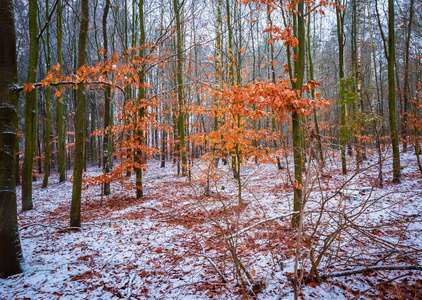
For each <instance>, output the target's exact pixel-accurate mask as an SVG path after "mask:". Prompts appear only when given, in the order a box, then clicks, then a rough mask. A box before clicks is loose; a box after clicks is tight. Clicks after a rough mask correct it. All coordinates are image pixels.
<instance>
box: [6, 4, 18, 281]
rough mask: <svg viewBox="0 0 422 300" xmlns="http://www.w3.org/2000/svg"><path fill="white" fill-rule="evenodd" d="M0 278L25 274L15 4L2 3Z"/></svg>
mask: <svg viewBox="0 0 422 300" xmlns="http://www.w3.org/2000/svg"><path fill="white" fill-rule="evenodd" d="M0 15H1V18H0V101H1V102H0V241H1V242H0V278H4V277H7V276H10V275H14V274H18V273H21V272H22V268H21V261H22V259H23V257H22V250H21V244H20V239H19V230H18V221H17V207H16V206H17V205H16V191H15V176H16V175H17V174H15V173H14V172H11V170H13V165H14V162H15V157H16V156H15V149H16V148H15V141H16V140H17V127H18V115H17V110H16V109H17V105H18V94H16V93H12V92H11V90H10V87H11V85H12V84H16V83H17V80H18V78H17V77H18V72H17V61H16V36H15V18H14V7H13V0H7V1H0Z"/></svg>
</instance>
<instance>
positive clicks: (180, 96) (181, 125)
mask: <svg viewBox="0 0 422 300" xmlns="http://www.w3.org/2000/svg"><path fill="white" fill-rule="evenodd" d="M182 9H183V6H182V5H180V4H179V1H178V0H173V10H174V17H175V21H176V64H177V66H176V69H177V70H176V83H177V102H178V117H177V131H178V134H179V151H180V157H181V160H182V176H186V174H187V173H186V166H187V159H186V148H185V112H184V110H185V107H184V106H185V99H184V98H185V89H184V86H183V53H182V30H181V22H180V11H181V10H182Z"/></svg>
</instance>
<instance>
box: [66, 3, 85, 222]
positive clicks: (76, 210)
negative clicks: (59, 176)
mask: <svg viewBox="0 0 422 300" xmlns="http://www.w3.org/2000/svg"><path fill="white" fill-rule="evenodd" d="M81 12H82V14H81V24H80V29H79V42H78V62H77V68H78V69H79V68H81V67H82V66H83V65H84V64H85V60H86V52H85V51H86V44H87V38H88V21H89V8H88V0H81ZM84 119H85V93H84V85H83V84H81V85H80V86H79V87H78V89H77V90H76V113H75V159H74V166H73V190H72V203H71V207H70V226H71V227H80V226H81V192H82V172H83V166H84V144H85V126H84V123H85V122H84Z"/></svg>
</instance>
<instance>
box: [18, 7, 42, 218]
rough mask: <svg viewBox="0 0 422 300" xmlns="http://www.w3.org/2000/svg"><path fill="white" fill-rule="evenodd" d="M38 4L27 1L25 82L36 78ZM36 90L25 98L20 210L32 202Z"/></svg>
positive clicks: (31, 81) (28, 206) (30, 206)
mask: <svg viewBox="0 0 422 300" xmlns="http://www.w3.org/2000/svg"><path fill="white" fill-rule="evenodd" d="M37 18H38V4H37V0H30V1H29V13H28V19H29V40H30V45H29V61H28V76H27V82H28V83H33V82H36V79H37V65H38V36H37V35H38V22H37ZM36 113H37V90H35V89H33V90H31V91H29V90H28V92H27V93H26V99H25V156H24V161H23V173H22V210H23V211H25V210H30V209H32V207H33V204H32V168H33V165H34V157H35V156H34V155H35V143H36V138H37V124H36Z"/></svg>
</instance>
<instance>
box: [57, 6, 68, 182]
mask: <svg viewBox="0 0 422 300" xmlns="http://www.w3.org/2000/svg"><path fill="white" fill-rule="evenodd" d="M61 2H62V1H61V0H58V1H57V23H56V25H57V63H58V64H59V65H60V66H61V65H62V44H63V29H62V9H63V8H62V4H61ZM60 70H61V68H60ZM57 89H58V90H59V91H61V86H60V85H59V86H58V87H57ZM63 106H64V105H63V98H61V97H59V99H58V100H57V135H58V152H59V182H63V181H65V180H66V156H65V155H66V148H65V145H66V140H65V134H64V122H63Z"/></svg>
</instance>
